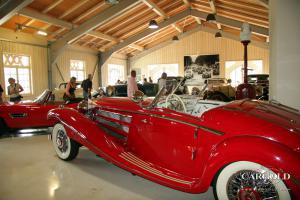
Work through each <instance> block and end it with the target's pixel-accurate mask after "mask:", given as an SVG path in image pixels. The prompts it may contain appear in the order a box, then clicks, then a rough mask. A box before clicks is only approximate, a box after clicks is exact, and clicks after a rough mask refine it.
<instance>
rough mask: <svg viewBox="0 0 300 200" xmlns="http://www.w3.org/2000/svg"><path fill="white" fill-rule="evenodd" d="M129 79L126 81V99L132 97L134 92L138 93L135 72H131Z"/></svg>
mask: <svg viewBox="0 0 300 200" xmlns="http://www.w3.org/2000/svg"><path fill="white" fill-rule="evenodd" d="M130 75H131V76H130V77H129V78H128V81H127V96H128V97H132V96H133V95H134V93H135V92H136V91H138V86H137V83H136V80H135V78H136V71H135V70H132V71H131V73H130Z"/></svg>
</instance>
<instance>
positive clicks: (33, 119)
mask: <svg viewBox="0 0 300 200" xmlns="http://www.w3.org/2000/svg"><path fill="white" fill-rule="evenodd" d="M50 98H51V91H48V90H46V91H44V93H43V94H42V95H41V96H40V97H38V98H37V99H36V100H34V101H20V102H18V103H10V102H5V103H2V104H0V120H1V121H0V123H2V127H6V128H8V129H23V128H39V127H51V126H53V125H54V124H55V121H54V120H47V113H48V111H49V110H51V109H54V108H57V107H59V106H60V105H64V102H58V101H51V100H50ZM66 106H68V107H73V108H75V107H76V106H77V104H68V105H66ZM0 127H1V125H0Z"/></svg>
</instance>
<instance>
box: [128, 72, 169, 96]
mask: <svg viewBox="0 0 300 200" xmlns="http://www.w3.org/2000/svg"><path fill="white" fill-rule="evenodd" d="M149 80H151V82H152V79H151V77H149ZM144 81H145V80H144ZM146 81H147V79H146ZM166 85H167V73H166V72H163V73H162V75H161V78H160V79H159V80H158V90H160V89H161V88H163V87H166ZM138 90H139V89H138V86H137V82H136V71H135V70H132V71H131V73H130V77H129V78H128V81H127V96H128V97H132V96H133V95H134V94H135V92H136V91H138Z"/></svg>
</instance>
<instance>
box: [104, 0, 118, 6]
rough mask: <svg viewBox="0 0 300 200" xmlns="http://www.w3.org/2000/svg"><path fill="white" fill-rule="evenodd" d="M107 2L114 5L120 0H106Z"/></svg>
mask: <svg viewBox="0 0 300 200" xmlns="http://www.w3.org/2000/svg"><path fill="white" fill-rule="evenodd" d="M105 3H107V4H112V5H116V4H118V3H119V0H105Z"/></svg>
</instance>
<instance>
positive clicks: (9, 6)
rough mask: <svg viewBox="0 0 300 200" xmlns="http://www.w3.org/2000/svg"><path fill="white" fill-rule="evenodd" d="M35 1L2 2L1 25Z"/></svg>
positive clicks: (0, 9)
mask: <svg viewBox="0 0 300 200" xmlns="http://www.w3.org/2000/svg"><path fill="white" fill-rule="evenodd" d="M32 1H33V0H7V1H1V7H0V25H2V24H4V23H5V22H6V21H7V20H9V19H10V18H12V17H13V16H14V15H15V14H16V13H17V12H19V11H20V10H21V9H23V8H24V7H26V6H27V5H29V4H30V3H31V2H32Z"/></svg>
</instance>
